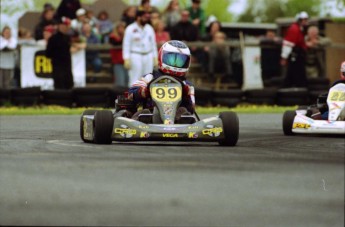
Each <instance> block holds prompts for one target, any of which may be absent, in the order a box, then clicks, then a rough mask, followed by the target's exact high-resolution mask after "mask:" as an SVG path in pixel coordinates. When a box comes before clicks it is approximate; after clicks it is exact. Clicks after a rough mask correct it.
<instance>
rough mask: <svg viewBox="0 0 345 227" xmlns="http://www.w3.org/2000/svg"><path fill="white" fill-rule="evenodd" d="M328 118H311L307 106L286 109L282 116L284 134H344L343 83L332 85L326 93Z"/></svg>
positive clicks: (344, 94) (344, 97)
mask: <svg viewBox="0 0 345 227" xmlns="http://www.w3.org/2000/svg"><path fill="white" fill-rule="evenodd" d="M327 106H328V119H327V120H315V119H313V118H311V116H310V111H308V110H309V109H308V108H309V107H308V108H305V109H299V110H295V111H286V112H285V113H284V116H283V131H284V134H285V135H294V134H299V133H301V134H343V135H345V84H344V83H338V84H336V85H335V86H333V87H332V88H331V89H330V90H329V92H328V95H327Z"/></svg>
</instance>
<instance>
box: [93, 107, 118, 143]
mask: <svg viewBox="0 0 345 227" xmlns="http://www.w3.org/2000/svg"><path fill="white" fill-rule="evenodd" d="M93 124H94V125H93V133H94V135H93V141H94V142H95V143H97V144H111V142H112V141H111V131H112V130H113V124H114V117H113V113H112V112H111V111H110V110H98V111H97V112H96V113H95V117H94V121H93Z"/></svg>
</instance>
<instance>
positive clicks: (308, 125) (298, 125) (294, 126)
mask: <svg viewBox="0 0 345 227" xmlns="http://www.w3.org/2000/svg"><path fill="white" fill-rule="evenodd" d="M292 128H305V129H308V128H310V124H305V123H299V122H296V123H293V125H292Z"/></svg>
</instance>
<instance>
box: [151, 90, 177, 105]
mask: <svg viewBox="0 0 345 227" xmlns="http://www.w3.org/2000/svg"><path fill="white" fill-rule="evenodd" d="M181 94H182V92H181V88H179V87H153V88H152V90H151V96H152V98H153V99H154V100H156V101H159V102H175V101H177V100H179V99H180V97H181Z"/></svg>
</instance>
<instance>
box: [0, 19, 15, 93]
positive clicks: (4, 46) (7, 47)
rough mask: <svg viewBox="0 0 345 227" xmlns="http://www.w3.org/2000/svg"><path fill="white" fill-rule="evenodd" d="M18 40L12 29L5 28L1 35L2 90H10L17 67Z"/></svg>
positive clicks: (0, 69)
mask: <svg viewBox="0 0 345 227" xmlns="http://www.w3.org/2000/svg"><path fill="white" fill-rule="evenodd" d="M17 44H18V40H17V39H16V38H15V37H14V36H13V35H12V30H11V28H10V27H8V26H5V27H4V28H3V29H2V32H1V35H0V89H10V88H11V87H12V84H13V79H14V68H15V66H16V51H17V50H16V48H17Z"/></svg>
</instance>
